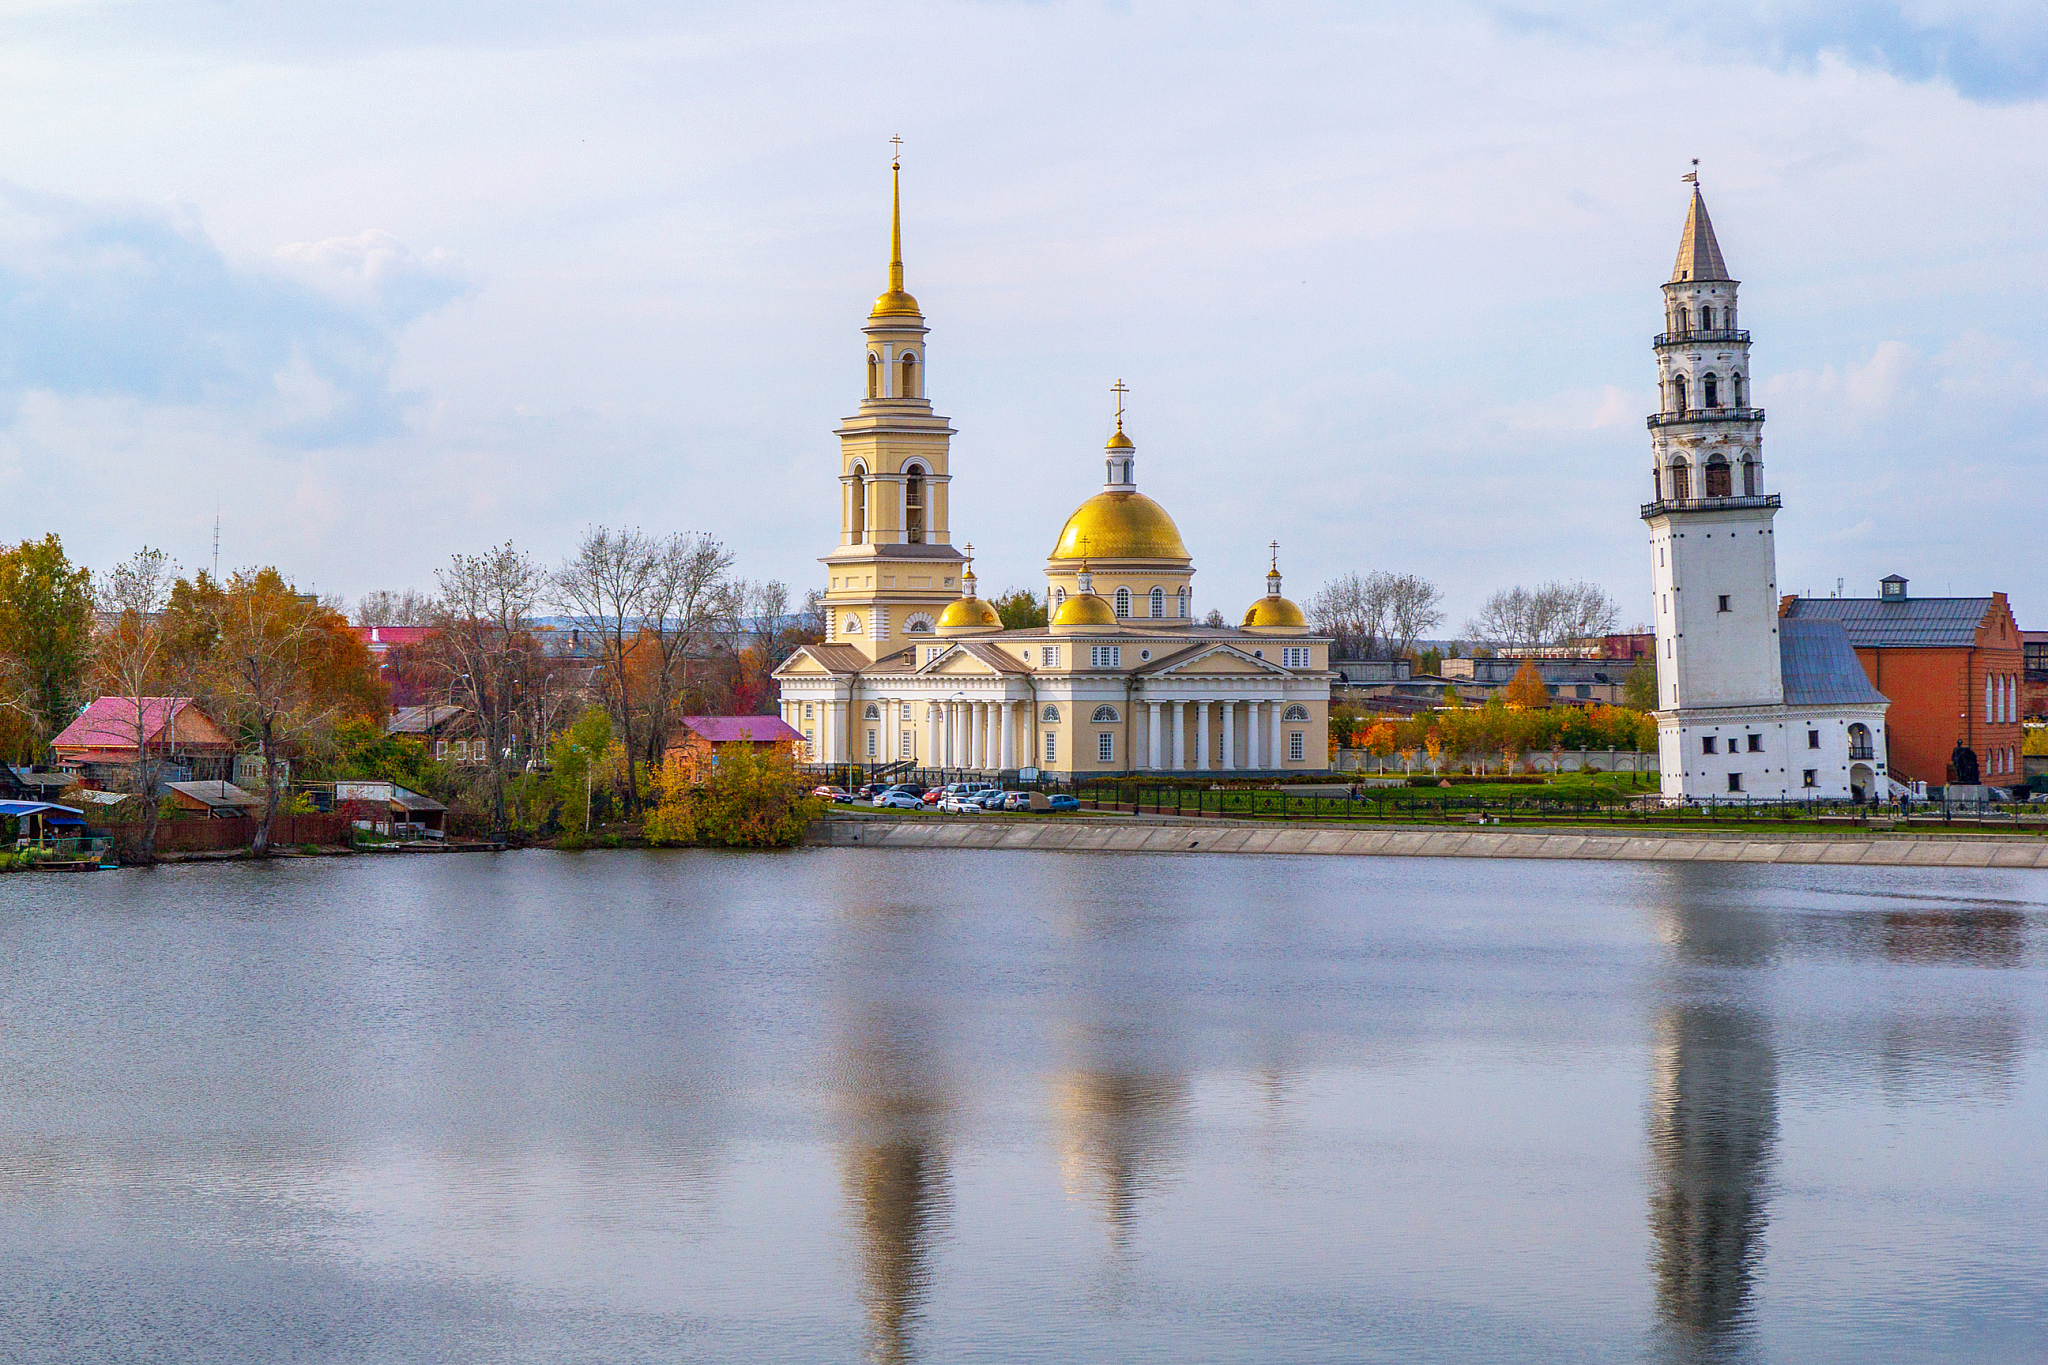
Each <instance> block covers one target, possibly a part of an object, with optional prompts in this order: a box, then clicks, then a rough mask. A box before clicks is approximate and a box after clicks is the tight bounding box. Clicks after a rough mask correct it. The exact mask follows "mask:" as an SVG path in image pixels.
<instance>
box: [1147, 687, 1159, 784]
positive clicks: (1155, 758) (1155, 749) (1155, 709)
mask: <svg viewBox="0 0 2048 1365" xmlns="http://www.w3.org/2000/svg"><path fill="white" fill-rule="evenodd" d="M1145 706H1146V709H1147V710H1148V711H1150V712H1151V714H1152V737H1151V738H1152V744H1151V747H1152V764H1151V767H1152V770H1153V771H1154V772H1157V771H1159V739H1160V735H1159V703H1158V702H1156V701H1154V702H1147V703H1145Z"/></svg>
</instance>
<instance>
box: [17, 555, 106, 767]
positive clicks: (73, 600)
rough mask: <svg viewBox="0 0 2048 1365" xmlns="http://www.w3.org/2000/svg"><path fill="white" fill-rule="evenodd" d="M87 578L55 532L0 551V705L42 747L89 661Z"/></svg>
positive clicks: (66, 714)
mask: <svg viewBox="0 0 2048 1365" xmlns="http://www.w3.org/2000/svg"><path fill="white" fill-rule="evenodd" d="M92 613H93V597H92V573H91V571H89V570H87V569H85V568H74V567H72V564H71V561H70V560H68V559H66V558H65V557H64V543H63V542H62V541H61V540H59V539H58V538H57V537H56V536H55V535H54V534H52V535H46V536H44V537H43V538H42V540H40V541H33V540H24V541H23V542H21V544H19V545H17V546H15V547H14V548H13V549H11V550H4V551H0V705H4V706H5V707H7V708H8V709H10V710H14V711H17V712H19V713H21V714H22V715H23V716H25V717H26V718H27V720H28V723H29V729H30V732H31V734H32V736H33V738H34V741H35V745H36V747H37V748H38V749H41V748H42V747H43V746H44V745H46V744H48V743H49V741H50V738H51V737H52V736H53V735H55V734H56V733H57V732H58V731H59V730H62V729H63V728H64V727H65V726H66V725H67V724H69V723H70V721H71V718H72V716H73V714H75V712H76V711H77V709H78V706H79V705H80V703H81V702H83V701H84V700H85V698H84V697H83V696H82V695H81V693H82V692H83V689H84V685H85V682H86V669H87V667H88V665H89V663H90V662H91V653H92V623H93V614H92Z"/></svg>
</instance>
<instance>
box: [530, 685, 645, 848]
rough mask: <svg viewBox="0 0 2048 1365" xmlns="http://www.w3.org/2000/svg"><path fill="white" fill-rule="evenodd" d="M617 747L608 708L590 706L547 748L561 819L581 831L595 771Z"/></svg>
mask: <svg viewBox="0 0 2048 1365" xmlns="http://www.w3.org/2000/svg"><path fill="white" fill-rule="evenodd" d="M618 747H619V746H618V745H617V744H616V743H615V742H614V741H613V739H612V717H611V712H610V711H608V710H607V709H606V708H604V707H602V706H592V707H589V708H588V709H586V710H585V711H584V712H583V714H582V715H580V716H578V717H577V718H576V719H575V720H574V721H573V722H572V723H571V724H570V726H569V728H568V729H566V730H564V731H563V732H562V733H561V734H560V735H559V736H557V737H556V739H555V742H554V744H553V746H552V747H551V748H550V750H549V766H550V767H551V768H552V769H553V778H554V785H555V796H556V798H557V799H558V800H559V801H560V802H561V804H562V811H563V819H562V823H563V824H565V825H568V826H569V827H570V828H571V829H573V830H575V831H576V832H577V833H578V834H580V835H588V834H589V833H590V806H591V803H592V800H593V793H594V792H595V790H596V786H597V773H598V771H599V770H600V769H603V768H608V767H610V766H611V764H610V761H609V759H610V755H611V754H612V753H613V751H614V750H616V749H618ZM628 766H631V765H628Z"/></svg>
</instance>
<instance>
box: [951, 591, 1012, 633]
mask: <svg viewBox="0 0 2048 1365" xmlns="http://www.w3.org/2000/svg"><path fill="white" fill-rule="evenodd" d="M1002 628H1003V618H1002V617H1000V616H998V615H996V609H995V608H994V607H992V606H990V605H989V604H988V603H986V602H984V601H982V600H981V599H980V598H979V597H956V598H954V599H953V600H952V601H951V602H949V603H947V604H946V609H945V611H943V612H941V613H940V614H939V629H940V630H1001V629H1002Z"/></svg>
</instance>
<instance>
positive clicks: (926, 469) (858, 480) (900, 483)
mask: <svg viewBox="0 0 2048 1365" xmlns="http://www.w3.org/2000/svg"><path fill="white" fill-rule="evenodd" d="M898 145H899V147H900V145H901V144H900V141H899V144H898ZM889 174H890V213H889V276H888V286H889V287H888V288H887V289H885V290H884V291H883V292H882V294H881V296H880V297H878V298H877V299H876V300H875V306H874V308H873V310H872V311H870V312H869V314H868V320H867V325H866V326H864V327H863V328H862V329H861V331H862V333H863V335H864V338H865V342H864V345H863V347H862V376H861V384H862V388H861V401H860V406H859V408H858V409H857V410H856V411H855V412H854V414H853V416H851V417H848V418H846V419H845V421H843V422H842V423H840V425H839V427H838V429H837V431H836V432H835V433H834V434H835V435H837V436H838V437H839V484H840V503H839V506H840V518H839V545H838V547H837V548H835V549H834V550H833V551H832V552H831V553H830V554H828V555H826V556H824V558H823V560H822V562H823V563H824V565H825V572H826V575H827V578H826V590H825V607H826V619H827V626H826V638H827V639H828V640H830V641H831V642H833V643H835V644H846V645H852V646H854V647H855V648H857V649H859V650H860V651H861V652H862V653H863V654H865V655H866V656H867V657H868V658H869V659H876V658H880V657H881V656H882V655H885V654H892V653H895V652H896V651H898V650H900V649H902V648H903V647H904V646H905V645H906V644H910V645H914V644H916V643H917V642H918V641H919V640H921V639H922V640H933V639H935V638H936V634H935V632H936V631H937V628H938V620H939V617H940V616H941V615H943V614H944V612H945V609H946V607H947V606H948V605H949V604H951V603H952V602H953V600H954V599H955V598H958V597H959V596H960V595H961V589H960V567H961V564H962V562H963V558H962V556H961V554H960V552H959V551H958V550H956V549H955V548H954V547H953V545H952V543H951V542H952V532H951V528H950V521H949V516H948V511H949V503H950V499H949V496H948V494H949V488H950V485H951V482H952V470H951V466H950V458H949V457H950V451H951V440H952V436H953V428H952V427H951V426H950V425H949V424H948V423H947V421H946V419H945V418H943V417H940V416H937V415H935V414H934V413H933V412H932V404H931V397H930V392H929V388H928V385H927V382H926V364H927V356H926V346H925V337H926V334H927V333H928V332H929V330H930V329H929V328H927V327H926V326H925V321H924V313H923V312H922V310H921V309H920V308H919V307H918V303H917V300H916V299H915V298H914V297H912V296H911V294H910V292H909V291H908V290H906V289H905V288H904V287H903V162H902V158H901V156H900V155H899V156H898V157H896V158H894V159H892V161H891V163H890V167H889Z"/></svg>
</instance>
